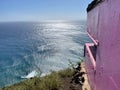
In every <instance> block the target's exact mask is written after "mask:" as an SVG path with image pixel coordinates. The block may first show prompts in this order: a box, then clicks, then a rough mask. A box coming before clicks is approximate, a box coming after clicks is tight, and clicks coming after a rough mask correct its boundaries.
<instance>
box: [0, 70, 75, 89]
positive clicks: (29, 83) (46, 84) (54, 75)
mask: <svg viewBox="0 0 120 90" xmlns="http://www.w3.org/2000/svg"><path fill="white" fill-rule="evenodd" d="M73 73H74V71H73V69H70V68H67V69H65V70H61V71H58V72H55V71H52V72H51V74H50V75H46V76H45V77H34V78H30V79H27V80H25V81H22V82H20V83H18V84H14V85H12V86H8V87H5V88H2V89H0V90H60V88H61V85H62V83H63V80H64V78H67V77H71V76H72V75H73Z"/></svg>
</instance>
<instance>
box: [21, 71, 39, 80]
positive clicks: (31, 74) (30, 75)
mask: <svg viewBox="0 0 120 90" xmlns="http://www.w3.org/2000/svg"><path fill="white" fill-rule="evenodd" d="M37 75H38V72H37V71H36V70H34V71H32V72H30V73H29V74H28V75H26V76H21V78H32V77H35V76H37Z"/></svg>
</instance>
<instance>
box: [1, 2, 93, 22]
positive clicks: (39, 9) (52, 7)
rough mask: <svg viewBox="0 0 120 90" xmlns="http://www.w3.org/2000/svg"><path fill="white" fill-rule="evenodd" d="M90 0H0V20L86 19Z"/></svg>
mask: <svg viewBox="0 0 120 90" xmlns="http://www.w3.org/2000/svg"><path fill="white" fill-rule="evenodd" d="M91 1H92V0H0V22H2V21H44V20H86V7H87V5H88V4H89V3H90V2H91Z"/></svg>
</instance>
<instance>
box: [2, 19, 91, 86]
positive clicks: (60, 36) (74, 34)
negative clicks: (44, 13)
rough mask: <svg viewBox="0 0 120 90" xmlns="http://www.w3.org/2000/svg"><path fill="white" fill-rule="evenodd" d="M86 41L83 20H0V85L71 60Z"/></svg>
mask: <svg viewBox="0 0 120 90" xmlns="http://www.w3.org/2000/svg"><path fill="white" fill-rule="evenodd" d="M89 41H90V40H89V38H88V36H87V34H86V22H85V21H61V22H60V21H59V22H55V21H54V22H0V87H4V86H8V85H11V84H14V83H18V82H20V81H22V80H25V79H27V78H31V77H34V76H44V75H46V74H49V73H50V72H51V71H58V70H61V69H64V68H67V67H69V65H70V62H72V63H73V64H75V63H76V62H78V61H80V60H81V59H83V52H84V44H85V43H86V42H89Z"/></svg>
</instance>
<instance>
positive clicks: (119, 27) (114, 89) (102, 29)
mask: <svg viewBox="0 0 120 90" xmlns="http://www.w3.org/2000/svg"><path fill="white" fill-rule="evenodd" d="M87 19H88V21H87V31H88V32H89V33H90V35H91V36H92V37H93V38H94V39H95V40H96V41H97V40H98V41H99V45H98V46H97V53H96V74H95V77H94V79H95V81H93V80H90V82H95V87H96V88H95V87H94V90H120V0H105V1H104V2H102V3H100V4H99V5H98V6H96V7H95V8H94V9H92V10H91V11H89V12H88V17H87ZM86 60H88V57H87V55H86ZM88 67H89V66H88V65H87V68H88ZM88 75H89V73H88Z"/></svg>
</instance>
